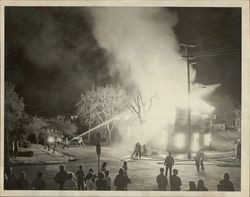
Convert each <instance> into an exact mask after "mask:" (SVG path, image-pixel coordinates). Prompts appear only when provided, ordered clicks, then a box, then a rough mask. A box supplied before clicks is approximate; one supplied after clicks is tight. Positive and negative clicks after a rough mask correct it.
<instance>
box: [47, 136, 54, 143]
mask: <svg viewBox="0 0 250 197" xmlns="http://www.w3.org/2000/svg"><path fill="white" fill-rule="evenodd" d="M47 141H48V142H49V143H53V142H55V138H54V137H52V136H49V137H48V140H47Z"/></svg>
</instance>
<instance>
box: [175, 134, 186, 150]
mask: <svg viewBox="0 0 250 197" xmlns="http://www.w3.org/2000/svg"><path fill="white" fill-rule="evenodd" d="M185 141H186V140H185V135H184V134H183V133H177V134H176V135H175V136H174V144H175V147H176V148H178V149H182V148H184V147H185Z"/></svg>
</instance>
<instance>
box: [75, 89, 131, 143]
mask: <svg viewBox="0 0 250 197" xmlns="http://www.w3.org/2000/svg"><path fill="white" fill-rule="evenodd" d="M126 103H127V99H126V94H125V91H124V90H123V89H122V88H119V87H113V86H111V85H109V86H105V87H97V88H96V89H93V88H92V90H91V91H86V92H85V93H84V94H82V95H81V99H80V101H79V102H78V103H77V115H78V117H79V118H80V121H81V123H82V124H87V125H88V126H89V128H90V127H94V126H96V125H98V124H101V123H106V124H105V131H106V132H107V133H108V141H109V142H111V141H112V139H111V133H112V131H113V129H114V125H115V123H116V119H114V120H113V121H108V120H110V119H112V118H114V117H116V116H117V115H118V114H119V113H121V112H122V111H123V110H125V109H126V106H127V104H126ZM107 121H108V122H107Z"/></svg>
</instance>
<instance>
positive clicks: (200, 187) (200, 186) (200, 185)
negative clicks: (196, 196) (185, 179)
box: [197, 180, 208, 191]
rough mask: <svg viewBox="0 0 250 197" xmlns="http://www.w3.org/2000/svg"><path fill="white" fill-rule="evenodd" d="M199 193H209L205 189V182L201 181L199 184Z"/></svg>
mask: <svg viewBox="0 0 250 197" xmlns="http://www.w3.org/2000/svg"><path fill="white" fill-rule="evenodd" d="M197 191H208V189H207V188H206V187H205V184H204V181H203V180H199V181H198V183H197Z"/></svg>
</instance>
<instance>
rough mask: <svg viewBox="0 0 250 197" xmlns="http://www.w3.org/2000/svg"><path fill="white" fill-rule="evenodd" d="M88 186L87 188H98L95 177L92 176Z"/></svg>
mask: <svg viewBox="0 0 250 197" xmlns="http://www.w3.org/2000/svg"><path fill="white" fill-rule="evenodd" d="M86 186H87V187H86V188H87V190H96V184H95V177H92V178H91V179H90V180H89V181H88V184H87V185H86Z"/></svg>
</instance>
